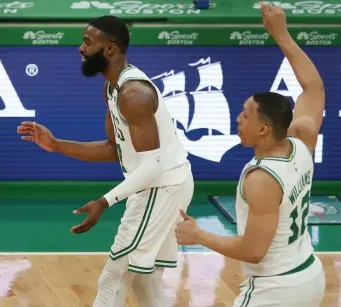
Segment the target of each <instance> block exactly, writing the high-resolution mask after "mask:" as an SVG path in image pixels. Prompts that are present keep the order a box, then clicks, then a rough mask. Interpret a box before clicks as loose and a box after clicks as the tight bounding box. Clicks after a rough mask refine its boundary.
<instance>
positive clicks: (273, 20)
mask: <svg viewBox="0 0 341 307" xmlns="http://www.w3.org/2000/svg"><path fill="white" fill-rule="evenodd" d="M262 15H263V23H264V26H265V27H266V29H267V30H268V32H269V33H270V34H271V35H272V36H273V38H274V39H275V40H276V42H277V44H278V46H279V47H280V48H281V50H282V51H283V53H284V55H285V57H286V58H287V59H288V61H289V63H290V65H291V67H292V69H293V70H294V72H295V75H296V78H297V80H298V82H299V83H300V85H301V87H302V89H303V93H302V94H301V95H300V96H299V97H298V99H297V101H296V104H295V109H294V117H293V121H292V123H291V125H290V127H289V130H288V135H289V136H294V137H297V138H299V139H301V140H302V141H303V142H304V143H305V144H306V146H307V147H308V148H309V149H310V150H311V151H312V152H313V151H314V150H315V146H316V142H317V136H318V133H319V130H320V127H321V125H322V120H323V111H324V107H325V93H324V87H323V81H322V79H321V77H320V75H319V73H318V71H317V69H316V67H315V65H314V64H313V62H312V61H311V60H310V59H309V57H308V56H307V54H306V53H305V52H304V51H303V50H302V49H301V48H300V47H299V46H298V45H297V44H296V43H295V41H294V40H293V39H292V37H291V36H290V34H289V32H288V30H287V25H286V18H285V13H284V12H283V10H282V9H281V8H278V7H273V6H271V5H262Z"/></svg>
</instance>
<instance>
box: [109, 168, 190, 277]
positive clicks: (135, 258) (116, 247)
mask: <svg viewBox="0 0 341 307" xmlns="http://www.w3.org/2000/svg"><path fill="white" fill-rule="evenodd" d="M193 192H194V180H193V175H192V172H189V175H188V177H187V178H186V179H185V180H184V181H183V182H182V183H180V184H178V185H172V186H165V187H160V188H152V189H150V190H144V191H142V192H140V193H136V194H134V195H132V196H130V197H129V198H128V199H127V203H126V210H125V212H124V215H123V217H122V219H121V224H120V226H119V228H118V232H117V235H116V236H115V240H114V244H113V245H112V247H111V251H110V258H111V259H112V260H116V259H118V258H120V257H123V256H128V260H129V267H128V270H129V271H133V272H136V273H143V274H150V273H153V272H154V270H155V267H171V268H173V267H176V266H177V257H178V256H177V250H178V244H177V242H176V238H175V232H174V229H175V226H176V224H177V223H178V222H179V221H180V220H181V217H180V213H179V210H180V209H183V210H184V211H185V212H186V210H187V207H188V206H189V204H190V202H191V200H192V197H193Z"/></svg>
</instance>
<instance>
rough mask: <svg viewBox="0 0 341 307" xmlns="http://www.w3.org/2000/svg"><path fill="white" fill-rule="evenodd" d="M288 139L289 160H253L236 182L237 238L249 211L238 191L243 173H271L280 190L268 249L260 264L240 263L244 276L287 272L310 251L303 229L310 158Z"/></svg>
mask: <svg viewBox="0 0 341 307" xmlns="http://www.w3.org/2000/svg"><path fill="white" fill-rule="evenodd" d="M288 139H289V141H290V142H291V143H292V147H293V151H292V154H291V156H290V157H289V158H280V157H267V158H262V159H257V158H253V159H252V160H251V161H250V162H249V163H248V164H246V165H245V167H244V169H243V172H242V173H241V176H240V179H239V183H238V188H237V200H236V213H237V227H238V234H239V235H243V233H244V231H245V227H246V221H247V217H248V211H249V207H248V204H247V202H246V199H245V197H244V195H243V190H242V184H243V180H244V178H245V176H246V174H247V173H248V172H250V171H252V170H254V169H257V168H261V169H263V170H265V171H266V172H268V173H269V174H271V175H272V176H273V177H274V178H275V179H276V180H277V181H278V183H279V184H280V186H281V188H282V190H283V199H282V202H281V204H280V213H279V222H278V227H277V231H276V234H275V237H274V239H273V241H272V242H271V245H270V249H269V251H268V253H267V254H266V256H265V257H264V258H263V260H262V261H261V262H260V263H258V264H251V263H243V271H244V274H245V275H246V276H250V275H253V276H271V275H278V274H282V273H286V272H289V271H291V270H293V269H295V268H297V267H298V266H300V265H301V264H303V263H304V262H305V261H306V260H307V259H308V258H309V256H311V254H312V252H313V247H312V244H311V238H310V234H309V232H308V229H307V224H308V213H309V203H310V191H311V185H312V177H313V172H314V164H313V159H312V155H311V153H310V151H309V150H308V148H307V147H306V146H305V144H304V143H303V142H302V141H301V140H299V139H296V138H291V137H290V138H288Z"/></svg>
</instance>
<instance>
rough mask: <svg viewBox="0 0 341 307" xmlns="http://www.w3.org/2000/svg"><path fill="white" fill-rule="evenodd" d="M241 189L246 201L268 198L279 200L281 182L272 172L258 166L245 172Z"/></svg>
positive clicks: (280, 196) (281, 189) (281, 190)
mask: <svg viewBox="0 0 341 307" xmlns="http://www.w3.org/2000/svg"><path fill="white" fill-rule="evenodd" d="M243 190H244V194H245V196H246V198H247V200H248V202H249V201H250V200H254V201H257V200H258V201H262V200H264V199H268V198H271V199H276V200H277V199H278V200H279V201H280V200H281V198H282V195H283V184H282V182H281V180H280V179H279V177H278V176H276V174H275V173H274V172H272V171H270V170H269V169H266V168H264V167H259V168H256V169H254V170H253V171H251V172H249V173H248V174H247V176H246V178H245V180H244V187H243Z"/></svg>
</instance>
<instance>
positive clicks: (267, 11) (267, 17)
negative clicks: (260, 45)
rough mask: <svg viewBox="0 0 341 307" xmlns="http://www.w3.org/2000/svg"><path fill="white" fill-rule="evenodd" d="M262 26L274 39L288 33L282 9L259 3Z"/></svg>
mask: <svg viewBox="0 0 341 307" xmlns="http://www.w3.org/2000/svg"><path fill="white" fill-rule="evenodd" d="M261 12H262V16H263V24H264V26H265V28H266V29H267V30H268V32H269V33H270V34H271V35H272V36H273V37H274V38H275V39H276V38H279V37H281V36H283V35H285V34H287V33H288V29H287V22H286V16H285V13H284V11H283V10H282V8H280V7H275V6H272V5H271V4H263V3H261Z"/></svg>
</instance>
